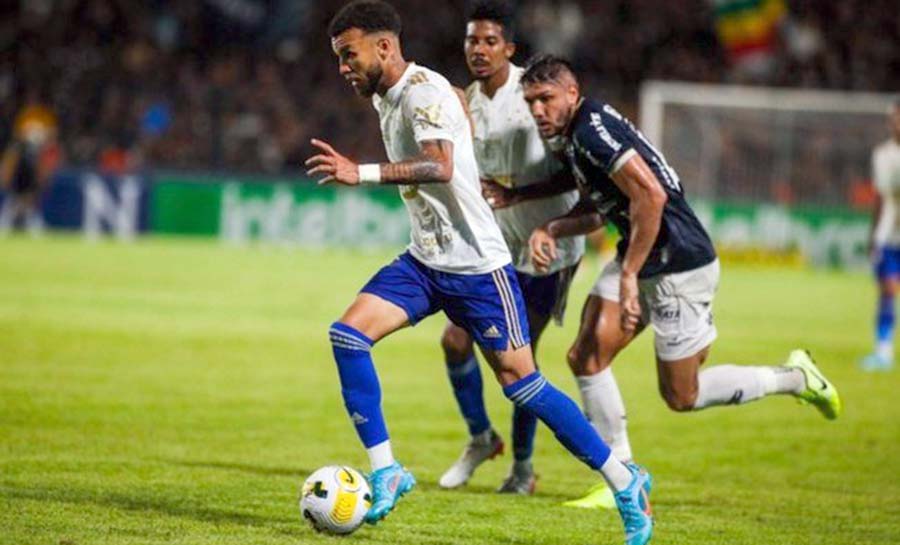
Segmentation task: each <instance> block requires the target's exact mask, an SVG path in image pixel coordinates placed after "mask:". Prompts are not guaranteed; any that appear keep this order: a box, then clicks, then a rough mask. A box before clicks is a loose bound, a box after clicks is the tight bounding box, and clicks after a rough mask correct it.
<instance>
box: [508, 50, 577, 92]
mask: <svg viewBox="0 0 900 545" xmlns="http://www.w3.org/2000/svg"><path fill="white" fill-rule="evenodd" d="M566 73H568V74H569V75H570V76H572V79H574V80H575V82H576V83H577V82H578V77H577V76H576V75H575V70H574V69H573V68H572V63H570V62H569V61H567V60H566V59H564V58H562V57H557V56H556V55H546V54H545V55H535V56H534V57H531V59H529V60H528V64H527V65H526V66H525V73H524V74H522V80H521V81H522V85H533V84H535V83H555V82H558V81H559V80H560V77H562V76H563V75H564V74H566Z"/></svg>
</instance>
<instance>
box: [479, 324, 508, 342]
mask: <svg viewBox="0 0 900 545" xmlns="http://www.w3.org/2000/svg"><path fill="white" fill-rule="evenodd" d="M482 336H484V338H485V339H500V338H502V337H503V335H501V334H500V330H499V329H497V326H495V325H492V326H491V327H489V328H487V329H485V330H484V333H482Z"/></svg>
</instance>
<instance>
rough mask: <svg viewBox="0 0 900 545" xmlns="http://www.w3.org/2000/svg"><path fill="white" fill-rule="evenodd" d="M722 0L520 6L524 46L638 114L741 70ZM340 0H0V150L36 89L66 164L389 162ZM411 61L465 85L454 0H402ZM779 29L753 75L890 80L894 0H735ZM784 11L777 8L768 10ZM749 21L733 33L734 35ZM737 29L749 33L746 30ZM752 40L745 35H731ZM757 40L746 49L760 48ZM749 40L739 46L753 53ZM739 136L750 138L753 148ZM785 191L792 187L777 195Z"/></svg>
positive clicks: (583, 0) (841, 84) (459, 7)
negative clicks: (668, 83) (349, 63)
mask: <svg viewBox="0 0 900 545" xmlns="http://www.w3.org/2000/svg"><path fill="white" fill-rule="evenodd" d="M729 2H730V0H721V1H720V2H715V3H714V2H711V1H710V0H673V1H671V2H658V1H657V0H604V1H602V2H601V1H599V0H594V1H588V0H579V1H576V0H562V1H550V0H521V1H519V2H518V3H517V5H518V13H519V21H518V25H517V27H518V33H517V42H518V46H519V48H518V51H519V52H518V54H517V56H516V59H515V60H516V62H518V63H520V64H521V63H524V62H525V59H526V58H527V56H528V55H530V54H532V53H535V52H537V51H549V50H552V51H556V52H558V53H562V54H565V55H567V56H570V57H571V58H572V59H573V60H574V62H575V64H576V67H577V68H578V69H579V71H580V73H581V75H582V81H583V83H584V85H585V87H586V90H587V92H588V93H591V94H599V95H601V96H603V97H604V98H605V99H607V100H609V101H612V102H614V103H616V104H617V105H618V106H620V107H621V110H622V111H623V112H624V113H625V114H626V115H629V116H630V117H633V118H634V117H636V110H637V104H636V102H637V91H638V88H639V86H640V83H641V82H642V81H643V80H645V79H648V78H656V79H680V80H687V81H699V82H727V81H734V80H740V81H743V80H745V79H746V78H744V77H743V76H742V75H741V74H742V73H743V69H742V68H740V67H739V64H740V63H736V62H735V57H734V55H733V54H734V52H735V49H733V48H730V46H729V43H726V42H723V40H722V39H721V38H722V35H721V32H720V30H721V22H722V19H721V16H722V14H723V12H722V11H721V10H717V8H716V6H724V5H726V4H729ZM340 3H341V2H337V3H334V2H313V1H312V0H143V1H138V0H19V1H18V2H17V3H16V2H12V3H10V2H3V3H0V4H2V5H0V146H2V147H3V148H5V147H7V146H9V145H10V143H11V142H12V126H11V121H10V120H11V119H12V118H13V115H14V114H15V112H17V111H19V110H20V109H21V108H22V105H23V104H24V102H25V94H24V89H25V88H26V87H28V86H29V85H32V84H33V83H34V82H39V83H40V85H41V87H42V88H45V89H47V90H48V94H47V100H48V106H49V107H50V109H51V110H52V111H53V112H54V113H55V115H56V116H57V118H58V127H59V140H60V143H61V145H62V147H63V148H64V149H65V151H66V157H67V158H68V160H69V161H70V162H71V163H72V164H75V165H91V166H99V167H102V168H103V169H104V170H106V171H109V172H116V173H121V172H130V171H134V170H137V169H145V168H179V169H186V168H187V169H190V168H198V169H221V170H228V171H234V170H244V171H263V172H272V173H278V172H292V173H296V172H298V171H299V168H298V165H299V160H300V158H302V157H303V156H304V155H305V152H306V151H308V150H306V148H307V146H308V140H309V138H310V137H312V136H319V137H322V138H325V139H326V140H329V141H332V142H333V143H335V144H336V145H337V146H338V147H339V148H340V149H347V150H353V152H354V153H355V154H356V155H357V156H358V158H360V159H367V160H377V159H379V158H381V157H383V155H384V150H383V146H382V144H381V142H380V140H379V138H378V137H377V126H376V123H377V119H376V117H375V115H374V113H373V112H372V108H371V105H370V104H369V103H368V102H367V101H364V100H360V99H356V98H355V97H354V96H353V94H352V93H351V92H349V90H348V89H347V88H346V84H345V82H344V81H343V80H342V78H340V77H339V76H338V74H337V69H336V60H335V58H334V54H333V53H332V51H331V47H330V42H329V39H328V36H326V35H325V32H324V28H325V27H326V26H327V23H328V20H329V18H330V17H331V15H333V12H334V11H335V10H336V9H337V7H338V4H340ZM394 4H395V5H396V6H397V7H398V9H399V10H400V12H401V13H402V14H403V17H404V46H405V48H406V53H407V56H408V57H409V58H410V59H413V60H416V61H418V62H421V63H424V64H427V65H429V66H431V67H433V68H435V69H436V70H439V71H441V72H442V73H444V74H445V75H447V76H448V78H450V79H451V81H452V82H453V83H455V84H457V85H465V84H466V83H467V79H468V76H467V74H466V69H465V64H464V62H463V60H462V51H461V50H462V36H463V30H464V17H465V6H466V2H465V1H464V0H452V1H449V2H438V3H431V4H428V6H427V9H423V5H422V3H421V2H419V1H414V0H394ZM735 6H738V7H741V6H744V7H746V6H751V7H752V6H768V8H766V9H771V7H772V6H775V7H779V6H780V7H781V8H783V9H785V10H786V12H784V13H781V14H778V13H776V11H777V10H776V11H766V12H764V13H767V14H769V15H771V17H769V19H766V20H771V21H776V22H777V32H776V33H774V34H765V35H762V34H759V35H756V34H753V33H752V32H751V33H750V34H749V36H751V37H753V36H756V37H759V36H763V38H765V40H763V42H762V43H763V44H764V45H765V50H766V51H767V55H768V58H769V60H768V61H767V63H766V65H765V69H764V70H762V71H759V73H756V72H754V71H753V70H751V71H750V72H751V73H753V74H754V75H753V77H752V78H751V79H752V81H753V82H755V83H761V84H766V85H776V86H802V87H822V88H835V89H855V90H873V91H875V90H895V89H898V88H900V18H898V17H896V11H897V10H896V1H895V0H870V1H869V2H864V3H863V2H839V1H837V0H759V1H757V2H745V1H744V0H740V1H739V2H736V3H735ZM773 13H775V14H776V15H778V16H777V17H775V16H774V15H772V14H773ZM742 32H743V31H742ZM730 36H732V37H733V36H737V37H738V38H739V39H738V41H736V42H730V44H731V45H734V44H744V45H747V44H750V45H753V44H751V43H750V42H749V41H747V40H746V38H747V36H748V34H744V33H741V32H738V33H737V34H731V35H730ZM741 40H744V41H741ZM754 43H755V42H754ZM751 49H752V48H750V49H748V51H749V50H751ZM735 145H742V146H752V145H753V144H752V142H750V141H746V142H736V143H735ZM782 198H784V196H782Z"/></svg>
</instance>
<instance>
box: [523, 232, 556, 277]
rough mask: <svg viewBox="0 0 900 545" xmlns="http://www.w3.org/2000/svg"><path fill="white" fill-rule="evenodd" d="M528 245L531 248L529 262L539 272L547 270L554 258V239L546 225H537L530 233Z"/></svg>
mask: <svg viewBox="0 0 900 545" xmlns="http://www.w3.org/2000/svg"><path fill="white" fill-rule="evenodd" d="M528 247H529V249H530V250H531V263H532V264H533V265H534V268H535V269H537V270H538V271H540V272H543V271H546V270H548V269H549V268H550V265H551V264H552V263H553V262H554V261H555V260H556V239H555V238H553V236H552V235H551V234H550V232H549V231H547V228H546V227H538V228H537V229H535V230H534V232H532V233H531V238H529V239H528Z"/></svg>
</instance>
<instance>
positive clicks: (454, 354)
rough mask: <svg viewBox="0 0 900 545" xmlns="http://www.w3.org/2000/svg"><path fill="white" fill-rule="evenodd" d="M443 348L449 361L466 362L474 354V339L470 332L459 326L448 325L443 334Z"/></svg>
mask: <svg viewBox="0 0 900 545" xmlns="http://www.w3.org/2000/svg"><path fill="white" fill-rule="evenodd" d="M441 348H442V349H443V350H444V357H445V358H446V360H447V361H448V362H464V361H466V360H468V359H469V357H471V355H472V350H473V348H472V341H471V339H470V338H469V335H468V333H466V332H465V331H464V330H462V329H460V328H458V327H448V328H446V329H444V333H443V334H442V335H441Z"/></svg>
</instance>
